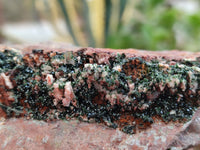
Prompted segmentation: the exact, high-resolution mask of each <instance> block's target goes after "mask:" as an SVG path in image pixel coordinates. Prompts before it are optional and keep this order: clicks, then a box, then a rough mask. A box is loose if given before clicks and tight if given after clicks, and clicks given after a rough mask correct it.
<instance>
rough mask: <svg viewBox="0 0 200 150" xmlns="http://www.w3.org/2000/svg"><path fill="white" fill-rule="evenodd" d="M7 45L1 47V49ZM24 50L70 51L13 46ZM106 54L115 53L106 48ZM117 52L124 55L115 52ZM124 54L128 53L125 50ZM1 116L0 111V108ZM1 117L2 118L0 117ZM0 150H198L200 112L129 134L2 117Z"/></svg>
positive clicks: (173, 56)
mask: <svg viewBox="0 0 200 150" xmlns="http://www.w3.org/2000/svg"><path fill="white" fill-rule="evenodd" d="M7 47H8V46H4V45H0V50H1V49H5V48H7ZM12 47H16V48H20V49H23V51H22V53H26V52H28V51H30V50H31V49H34V48H36V49H45V50H47V51H48V50H49V51H51V50H55V49H56V50H60V51H64V50H65V49H66V48H68V49H69V48H70V49H73V50H77V49H80V48H71V46H70V45H66V44H52V43H50V44H39V45H32V46H27V45H23V46H21V45H18V46H12ZM94 51H95V52H99V51H101V49H93V48H88V49H87V51H85V52H86V53H90V52H94ZM106 51H107V52H106V53H104V55H102V57H106V55H110V54H112V53H115V52H116V51H115V50H110V49H106ZM117 52H118V53H122V52H124V51H123V50H118V51H117ZM126 52H127V51H126ZM128 53H129V54H130V56H134V55H137V56H138V55H139V56H143V57H145V58H148V57H161V58H162V57H167V58H169V59H181V58H183V57H184V58H187V59H192V60H193V59H195V58H197V57H199V56H200V53H190V52H179V51H170V52H167V51H165V52H146V51H138V50H133V49H130V50H129V51H128ZM0 113H1V109H0ZM2 117H3V115H2ZM0 139H1V142H0V149H2V150H4V149H7V150H10V149H33V150H35V149H48V150H51V149H58V150H59V149H62V150H65V149H66V150H68V149H70V150H71V149H95V150H96V149H134V150H137V149H138V150H140V149H141V150H142V149H149V150H156V149H159V150H160V149H163V150H164V149H168V148H172V149H173V148H175V149H189V148H195V147H196V149H198V145H199V144H200V109H198V110H197V111H196V113H195V114H194V116H193V118H192V120H191V121H189V122H187V123H185V124H183V123H178V122H176V123H175V122H170V123H167V124H165V123H163V122H162V121H159V120H157V121H155V123H153V124H152V125H151V127H150V128H148V129H146V130H142V131H141V132H137V133H136V134H133V135H129V134H125V133H123V132H121V131H119V130H116V129H111V128H108V127H106V126H104V125H102V124H98V123H87V122H80V121H78V120H70V121H63V120H58V121H56V122H44V121H36V120H24V119H22V118H11V119H4V118H1V121H0Z"/></svg>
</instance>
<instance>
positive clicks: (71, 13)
mask: <svg viewBox="0 0 200 150" xmlns="http://www.w3.org/2000/svg"><path fill="white" fill-rule="evenodd" d="M47 41H54V42H67V43H72V44H74V45H77V46H82V47H87V46H91V47H106V48H137V49H148V50H170V49H180V50H188V51H200V0H0V43H5V44H20V43H37V42H47Z"/></svg>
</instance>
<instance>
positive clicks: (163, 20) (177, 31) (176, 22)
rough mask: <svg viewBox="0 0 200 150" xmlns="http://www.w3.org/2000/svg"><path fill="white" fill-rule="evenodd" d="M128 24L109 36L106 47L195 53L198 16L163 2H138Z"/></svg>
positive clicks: (196, 48) (198, 33)
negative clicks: (176, 50) (175, 50)
mask: <svg viewBox="0 0 200 150" xmlns="http://www.w3.org/2000/svg"><path fill="white" fill-rule="evenodd" d="M134 9H136V13H135V14H133V17H132V19H131V20H130V22H129V23H126V24H122V25H121V26H120V28H119V29H118V31H117V32H116V33H112V34H110V35H108V39H107V41H106V46H105V47H110V48H137V49H148V50H167V49H181V50H190V51H198V50H199V47H200V44H199V42H198V41H199V40H200V28H199V25H200V13H199V12H197V13H194V14H188V13H186V12H184V10H177V9H175V8H173V6H170V5H168V4H167V3H166V1H164V0H143V1H138V2H137V3H136V5H135V7H134Z"/></svg>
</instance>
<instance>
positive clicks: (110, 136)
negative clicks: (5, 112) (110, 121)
mask: <svg viewBox="0 0 200 150" xmlns="http://www.w3.org/2000/svg"><path fill="white" fill-rule="evenodd" d="M199 112H200V110H198V111H197V112H196V114H195V115H194V117H193V119H192V121H191V122H188V123H186V124H184V125H183V124H179V123H168V124H164V123H162V122H159V121H158V122H155V123H154V124H153V125H152V127H151V128H149V129H147V130H144V131H142V132H140V133H137V134H134V135H128V134H125V133H123V132H121V131H119V130H115V129H111V128H107V127H105V126H103V125H101V124H96V123H86V122H79V121H77V120H71V121H61V120H60V121H56V122H44V121H36V120H24V119H17V118H15V119H8V120H4V119H2V120H1V121H0V139H1V143H0V148H1V149H2V150H3V149H4V150H5V149H6V150H10V149H29V150H35V149H41V150H42V149H48V150H51V149H52V150H53V149H59V150H60V149H62V150H72V149H90V150H94V149H95V150H101V149H123V150H124V149H134V150H143V149H148V150H156V149H159V150H160V149H163V150H164V149H167V148H172V147H173V148H176V149H186V148H189V147H194V146H196V145H198V144H200V140H199V139H200V136H199V133H200V116H199Z"/></svg>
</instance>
